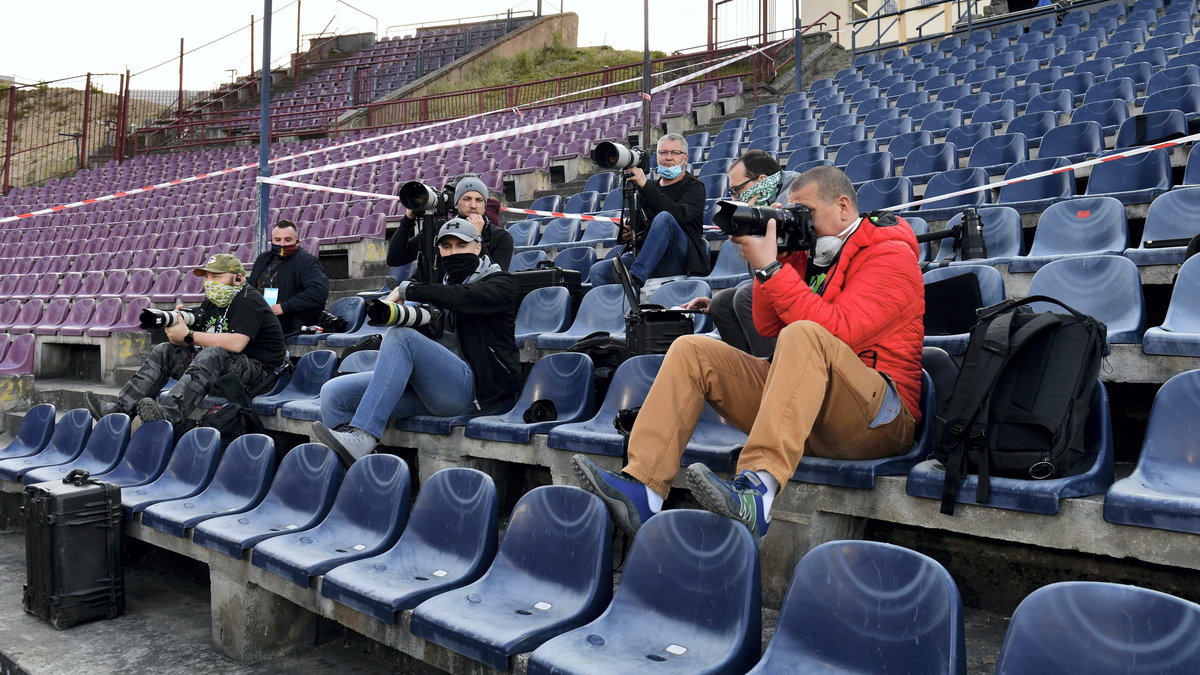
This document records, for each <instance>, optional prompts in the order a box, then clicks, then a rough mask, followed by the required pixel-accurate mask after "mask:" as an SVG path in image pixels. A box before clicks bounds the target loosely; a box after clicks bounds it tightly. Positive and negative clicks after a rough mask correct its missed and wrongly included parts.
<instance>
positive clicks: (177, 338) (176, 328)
mask: <svg viewBox="0 0 1200 675" xmlns="http://www.w3.org/2000/svg"><path fill="white" fill-rule="evenodd" d="M178 319H179V317H178V316H176V321H175V323H173V324H171V325H170V326H167V327H166V328H164V329H163V332H164V333H166V334H167V339H168V340H170V341H171V343H172V344H176V345H182V344H185V343H184V341H183V338H184V337H186V336H187V334H188V331H189V330H191V328H188V326H187V325H186V324H184V323H183V322H182V321H179V320H178Z"/></svg>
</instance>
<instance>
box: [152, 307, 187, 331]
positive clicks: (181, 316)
mask: <svg viewBox="0 0 1200 675" xmlns="http://www.w3.org/2000/svg"><path fill="white" fill-rule="evenodd" d="M176 321H182V322H183V324H184V325H185V326H190V325H192V324H194V323H196V315H195V314H192V313H191V312H189V311H187V310H182V309H180V310H176V311H173V312H168V311H166V310H162V309H154V308H150V307H148V308H146V309H143V310H142V313H141V314H139V315H138V324H139V325H140V326H141V327H142V330H153V329H155V328H169V327H171V326H174V325H175V322H176Z"/></svg>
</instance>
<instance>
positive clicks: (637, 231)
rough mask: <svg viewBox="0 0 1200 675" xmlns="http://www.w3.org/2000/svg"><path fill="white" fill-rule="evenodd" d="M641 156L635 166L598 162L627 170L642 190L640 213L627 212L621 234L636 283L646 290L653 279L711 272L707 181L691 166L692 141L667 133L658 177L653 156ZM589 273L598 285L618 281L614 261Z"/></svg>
mask: <svg viewBox="0 0 1200 675" xmlns="http://www.w3.org/2000/svg"><path fill="white" fill-rule="evenodd" d="M610 145H611V144H610ZM620 149H621V150H625V149H624V148H620ZM625 152H626V153H628V152H629V151H627V150H625ZM595 156H596V153H593V157H595ZM634 157H637V153H636V152H635V153H634ZM638 159H641V158H640V157H637V158H636V159H634V161H633V164H634V166H622V164H623V162H620V161H619V160H618V162H617V163H616V164H613V163H612V162H605V163H602V162H597V163H598V164H601V165H602V166H604V165H605V164H607V165H608V166H606V167H605V168H624V169H625V173H624V175H625V180H626V183H627V184H626V189H627V190H629V189H633V190H636V192H637V198H638V199H637V201H638V202H639V203H640V209H638V210H640V216H639V217H635V215H636V214H626V222H625V223H624V224H622V226H621V232H620V235H619V239H620V241H621V242H622V244H621V247H620V248H621V249H622V251H621V253H620V254H619V255H620V256H621V261H622V262H624V263H625V266H626V267H628V268H629V273H630V274H631V275H632V276H633V283H634V285H635V286H637V287H638V288H639V289H640V288H641V287H642V286H643V285H644V284H645V283H646V280H647V279H650V278H652V277H669V276H675V275H680V274H688V275H691V276H704V275H706V274H708V273H709V271H710V270H711V265H710V263H709V255H708V242H706V241H705V240H704V184H703V183H701V182H700V181H699V180H698V179H697V178H696V177H695V176H693V175H691V174H690V173H688V172H687V171H686V170H685V166H686V164H687V159H688V146H687V141H686V140H684V138H683V136H680V135H679V134H667V135H665V136H663V137H662V138H660V139H659V140H658V170H657V173H658V180H650V178H649V177H648V176H647V175H646V174H647V172H648V169H649V158H648V157H646V158H645V159H644V160H642V161H640V162H639V161H638ZM626 201H627V203H628V201H629V200H628V199H627V200H626ZM631 223H632V226H631ZM631 249H632V251H631ZM634 251H636V253H634ZM589 274H590V276H589V279H591V282H592V285H593V286H602V285H604V284H612V283H616V281H615V276H614V275H613V263H612V261H611V260H601V261H600V262H598V263H596V264H595V265H592V269H591V271H590V272H589Z"/></svg>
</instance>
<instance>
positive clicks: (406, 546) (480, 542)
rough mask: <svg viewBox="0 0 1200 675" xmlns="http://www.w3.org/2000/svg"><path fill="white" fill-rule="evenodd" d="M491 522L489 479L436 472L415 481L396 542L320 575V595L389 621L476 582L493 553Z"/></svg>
mask: <svg viewBox="0 0 1200 675" xmlns="http://www.w3.org/2000/svg"><path fill="white" fill-rule="evenodd" d="M498 521H499V505H498V503H497V500H496V486H495V484H494V483H493V482H492V478H491V476H488V475H487V474H485V473H483V472H481V471H477V470H475V469H466V468H451V469H443V470H441V471H438V472H437V473H435V474H433V475H432V476H430V478H429V479H428V480H427V481H426V482H425V484H424V485H422V486H421V490H420V492H418V493H417V499H416V501H415V502H414V503H413V508H412V513H411V514H410V516H409V519H408V525H407V526H406V527H405V528H404V532H403V533H402V534H401V535H400V539H399V540H398V541H397V542H396V544H395V545H394V546H392V548H390V549H388V550H387V551H384V552H382V553H380V554H378V555H375V556H372V557H369V558H363V559H361V560H355V561H352V562H348V563H344V564H342V565H338V566H337V567H335V568H333V569H332V570H330V571H329V572H327V573H326V574H325V578H324V580H323V581H322V582H321V595H323V596H325V597H327V598H330V599H331V600H334V601H336V602H338V603H341V604H343V605H346V606H347V607H351V608H353V609H356V610H358V611H360V612H362V613H364V614H367V615H369V616H373V617H375V618H376V619H379V620H380V621H383V622H384V623H393V622H394V621H395V620H396V612H399V611H401V610H405V609H412V608H413V607H415V606H417V605H418V604H420V603H422V602H424V601H425V600H427V599H429V598H431V597H433V596H434V595H437V594H439V593H443V592H445V591H449V590H450V589H453V588H457V587H459V586H464V585H466V584H469V583H471V582H473V581H475V580H476V579H478V578H479V577H480V576H481V575H482V574H483V572H484V570H486V569H487V567H488V566H489V565H491V563H492V559H493V558H494V557H495V555H496V541H497V530H498Z"/></svg>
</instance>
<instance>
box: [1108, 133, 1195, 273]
mask: <svg viewBox="0 0 1200 675" xmlns="http://www.w3.org/2000/svg"><path fill="white" fill-rule="evenodd" d="M1196 157H1198V158H1200V153H1196ZM1188 159H1189V161H1188V166H1189V167H1190V166H1191V165H1192V163H1193V162H1192V161H1191V157H1190V156H1189V157H1188ZM1196 166H1197V167H1200V162H1196ZM1198 178H1200V176H1198ZM1197 209H1200V188H1183V189H1178V188H1177V189H1174V190H1171V191H1170V192H1168V193H1166V194H1164V195H1159V196H1158V197H1155V198H1154V201H1152V202H1150V209H1149V210H1148V211H1147V212H1146V227H1145V229H1143V230H1142V241H1141V243H1140V244H1139V245H1138V247H1137V248H1127V249H1125V257H1126V258H1129V259H1130V260H1132V261H1133V262H1134V263H1136V264H1138V265H1178V264H1179V263H1181V262H1183V260H1184V255H1186V253H1187V244H1188V241H1190V240H1191V239H1192V238H1193V237H1196V236H1197V235H1200V227H1197V225H1196V221H1195V219H1193V218H1192V214H1193V213H1197ZM1172 239H1173V240H1177V241H1173V242H1170V243H1171V245H1170V246H1161V244H1162V243H1163V242H1166V241H1167V240H1172ZM1147 242H1159V244H1160V245H1156V246H1154V247H1153V248H1150V247H1147V246H1146V243H1147Z"/></svg>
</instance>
